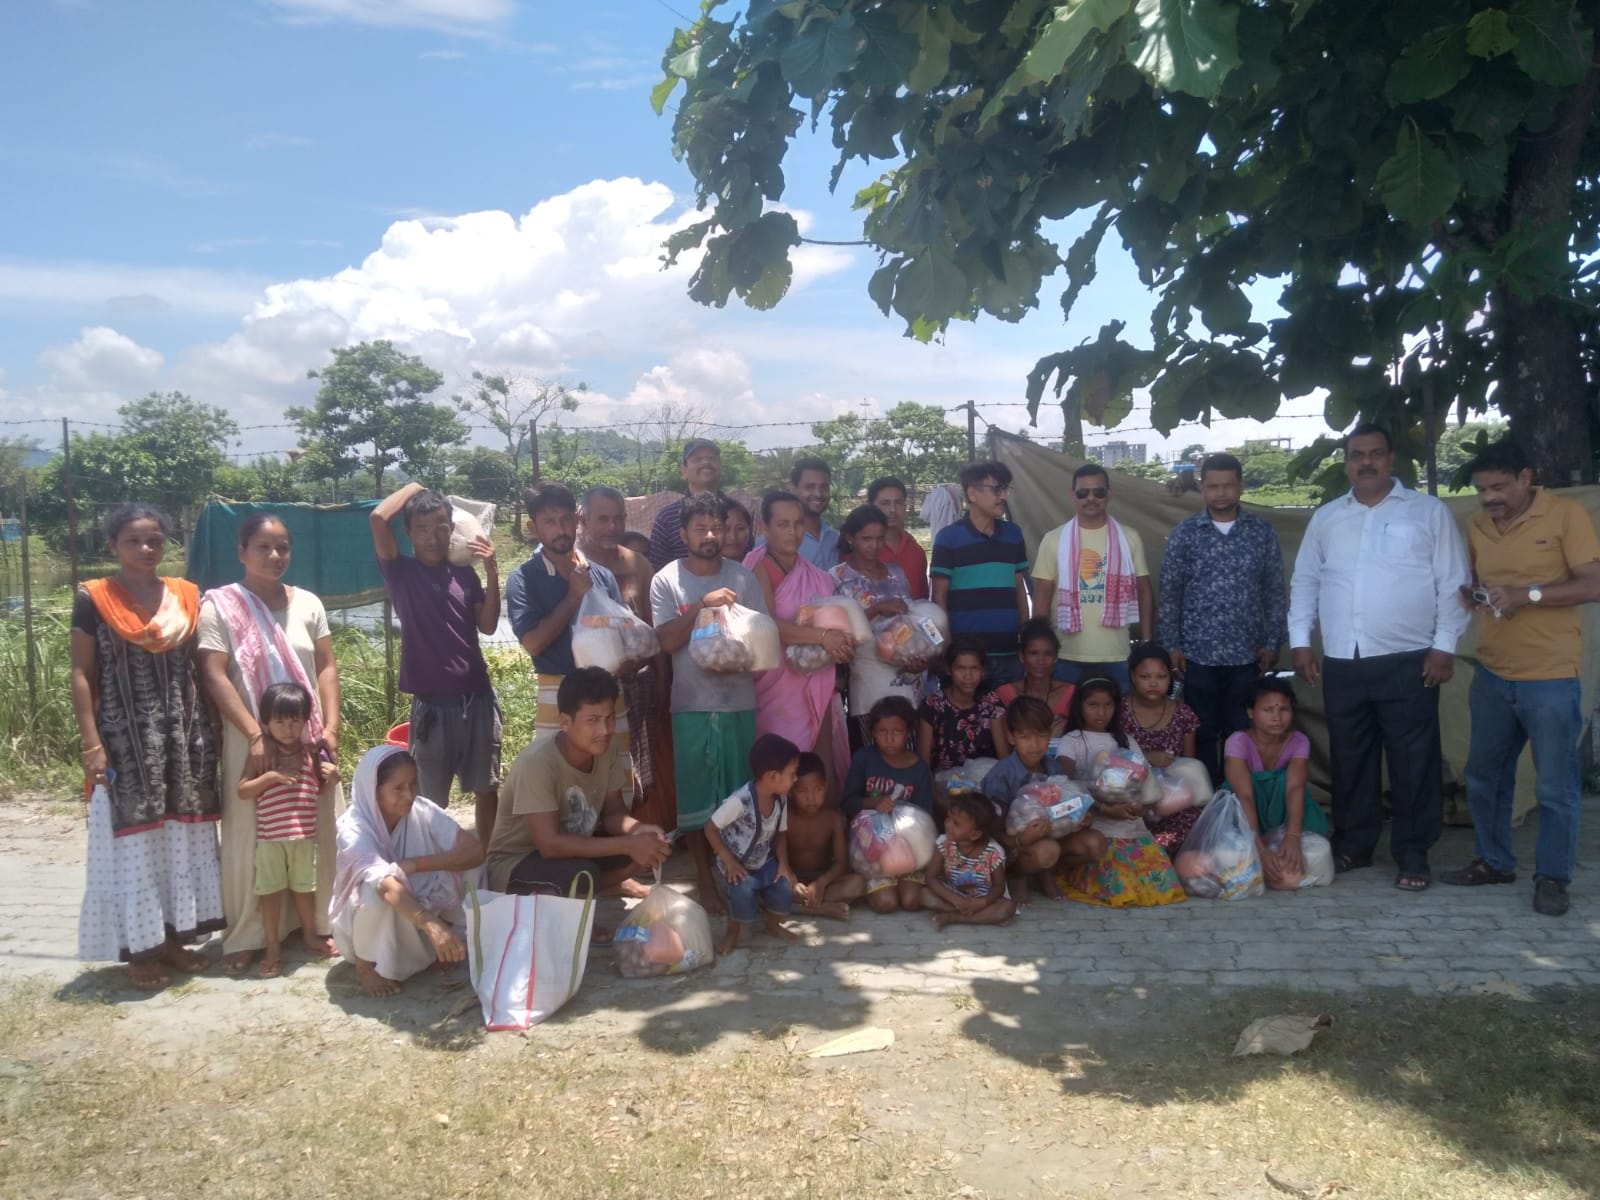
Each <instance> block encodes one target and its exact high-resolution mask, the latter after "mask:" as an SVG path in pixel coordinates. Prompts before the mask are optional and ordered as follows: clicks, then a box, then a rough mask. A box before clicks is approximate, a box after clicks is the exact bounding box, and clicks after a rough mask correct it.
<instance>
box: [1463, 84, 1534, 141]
mask: <svg viewBox="0 0 1600 1200" xmlns="http://www.w3.org/2000/svg"><path fill="white" fill-rule="evenodd" d="M1527 111H1528V97H1527V96H1525V95H1523V94H1521V93H1519V92H1514V91H1511V90H1510V89H1508V88H1497V87H1474V88H1465V89H1463V90H1462V91H1461V92H1459V93H1457V94H1456V95H1455V96H1452V97H1451V98H1450V128H1452V129H1454V130H1455V131H1456V132H1457V133H1470V134H1472V135H1473V136H1474V137H1479V138H1482V139H1483V140H1484V141H1491V140H1493V139H1495V138H1504V137H1509V136H1510V134H1511V132H1512V131H1513V130H1514V129H1516V127H1517V125H1518V123H1519V122H1521V120H1522V114H1523V113H1525V112H1527Z"/></svg>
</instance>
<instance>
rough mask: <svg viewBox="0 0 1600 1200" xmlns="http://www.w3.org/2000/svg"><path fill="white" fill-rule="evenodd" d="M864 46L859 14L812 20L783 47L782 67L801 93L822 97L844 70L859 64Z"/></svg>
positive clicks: (797, 92) (784, 74)
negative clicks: (858, 57)
mask: <svg viewBox="0 0 1600 1200" xmlns="http://www.w3.org/2000/svg"><path fill="white" fill-rule="evenodd" d="M860 48H861V37H860V35H859V33H858V32H857V30H856V19H855V16H854V15H853V14H852V13H850V12H848V11H846V12H842V13H840V14H839V15H838V16H836V17H834V18H833V19H831V20H827V19H823V18H820V17H819V18H818V19H816V20H814V21H812V22H811V24H810V25H809V26H808V27H807V28H806V30H805V32H804V33H801V34H799V35H797V36H796V37H795V38H794V40H793V41H791V42H790V43H789V44H788V45H787V46H785V47H784V48H783V53H782V54H780V55H779V56H778V66H779V68H780V69H781V70H782V71H783V77H784V79H785V80H787V81H788V83H789V86H790V87H792V88H793V89H794V90H795V93H796V94H797V95H801V96H818V95H822V94H824V93H826V92H827V91H828V89H829V88H831V87H832V86H833V81H834V80H835V79H837V78H838V77H839V73H840V72H841V71H848V70H849V69H850V68H851V67H852V66H854V65H855V61H856V55H857V54H858V53H859V52H860Z"/></svg>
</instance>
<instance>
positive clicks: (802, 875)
mask: <svg viewBox="0 0 1600 1200" xmlns="http://www.w3.org/2000/svg"><path fill="white" fill-rule="evenodd" d="M786 833H787V838H786V841H787V843H788V851H789V866H790V868H791V869H792V870H793V872H794V876H795V879H796V881H797V882H796V883H795V885H794V899H795V907H796V908H797V909H798V910H799V911H800V912H803V913H806V914H807V915H809V916H816V917H831V918H832V919H833V920H835V921H848V920H849V919H850V905H851V904H853V903H854V902H855V901H857V900H859V899H861V897H863V896H865V895H866V894H867V881H866V880H865V879H863V878H861V876H859V875H857V874H856V873H855V872H853V871H851V870H850V867H849V860H848V859H847V857H846V851H845V845H846V843H845V827H844V814H842V813H841V812H840V811H839V810H838V809H837V808H830V807H828V782H827V776H826V773H825V771H824V769H823V763H822V759H821V758H819V757H818V756H817V755H815V754H802V755H801V756H800V765H799V768H798V772H797V774H796V776H795V781H794V790H793V791H792V792H790V793H789V828H788V830H787V831H786Z"/></svg>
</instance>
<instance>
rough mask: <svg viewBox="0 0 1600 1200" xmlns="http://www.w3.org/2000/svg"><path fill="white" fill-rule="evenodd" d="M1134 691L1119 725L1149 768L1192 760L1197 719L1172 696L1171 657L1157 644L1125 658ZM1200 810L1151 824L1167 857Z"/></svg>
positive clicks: (1176, 848)
mask: <svg viewBox="0 0 1600 1200" xmlns="http://www.w3.org/2000/svg"><path fill="white" fill-rule="evenodd" d="M1128 673H1129V674H1130V675H1131V676H1132V678H1133V692H1132V694H1131V695H1129V696H1128V697H1127V698H1126V699H1124V700H1123V702H1122V713H1121V717H1122V728H1123V730H1124V731H1126V733H1127V735H1128V736H1129V737H1130V738H1132V739H1133V740H1134V741H1135V742H1137V743H1138V744H1139V749H1140V750H1142V751H1143V752H1144V756H1145V758H1146V759H1147V760H1148V761H1149V763H1150V765H1151V766H1152V767H1166V766H1171V765H1172V760H1173V759H1175V758H1179V757H1182V758H1193V757H1194V756H1195V754H1194V739H1195V732H1196V731H1197V730H1198V729H1199V728H1200V718H1199V717H1198V716H1197V715H1196V714H1195V711H1194V709H1192V708H1190V707H1189V706H1188V705H1187V704H1185V703H1184V702H1183V701H1181V700H1173V699H1171V698H1169V697H1168V695H1167V693H1169V692H1170V691H1172V659H1171V657H1169V656H1168V654H1167V652H1166V651H1165V650H1163V649H1162V648H1161V647H1160V646H1157V645H1154V644H1153V643H1149V642H1147V643H1145V644H1144V645H1143V646H1140V647H1139V648H1138V649H1137V650H1135V651H1134V652H1133V653H1132V654H1131V655H1130V656H1129V657H1128ZM1199 819H1200V810H1199V809H1198V808H1195V807H1193V806H1190V807H1189V808H1185V809H1183V810H1181V811H1179V812H1175V813H1173V814H1172V815H1171V816H1167V817H1162V818H1161V820H1160V821H1158V822H1157V823H1156V824H1154V825H1152V826H1151V827H1150V833H1151V836H1153V837H1154V838H1155V839H1156V845H1158V846H1160V847H1161V848H1162V849H1163V850H1165V851H1166V852H1167V855H1168V857H1171V856H1172V855H1175V854H1177V853H1178V851H1179V849H1180V848H1182V846H1183V839H1184V838H1186V837H1188V836H1189V831H1190V830H1191V829H1193V828H1194V823H1195V822H1196V821H1198V820H1199Z"/></svg>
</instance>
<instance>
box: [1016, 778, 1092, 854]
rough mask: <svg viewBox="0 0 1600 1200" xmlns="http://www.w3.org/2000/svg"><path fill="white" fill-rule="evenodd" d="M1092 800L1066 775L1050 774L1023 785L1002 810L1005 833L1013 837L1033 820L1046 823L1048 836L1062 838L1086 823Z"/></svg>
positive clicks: (1083, 788)
mask: <svg viewBox="0 0 1600 1200" xmlns="http://www.w3.org/2000/svg"><path fill="white" fill-rule="evenodd" d="M1093 807H1094V797H1093V796H1091V795H1090V794H1089V789H1088V788H1086V787H1084V786H1083V784H1081V783H1079V782H1078V781H1077V780H1075V779H1071V778H1069V777H1068V776H1066V775H1050V776H1048V777H1046V778H1044V779H1035V780H1033V781H1032V782H1031V783H1027V784H1024V785H1023V787H1022V790H1021V791H1019V792H1018V793H1017V795H1016V798H1015V799H1013V800H1012V801H1011V807H1010V808H1009V809H1008V810H1007V811H1006V832H1007V833H1009V834H1011V835H1012V836H1013V837H1015V836H1017V835H1018V834H1020V833H1021V832H1022V831H1023V830H1024V829H1026V828H1027V827H1028V826H1029V825H1030V824H1032V823H1033V822H1034V821H1035V820H1040V819H1043V820H1045V821H1048V822H1050V836H1051V837H1055V838H1062V837H1066V836H1067V834H1069V833H1075V832H1076V831H1077V830H1079V829H1082V828H1083V827H1084V826H1085V825H1086V824H1088V822H1089V817H1090V811H1089V810H1090V809H1091V808H1093Z"/></svg>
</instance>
